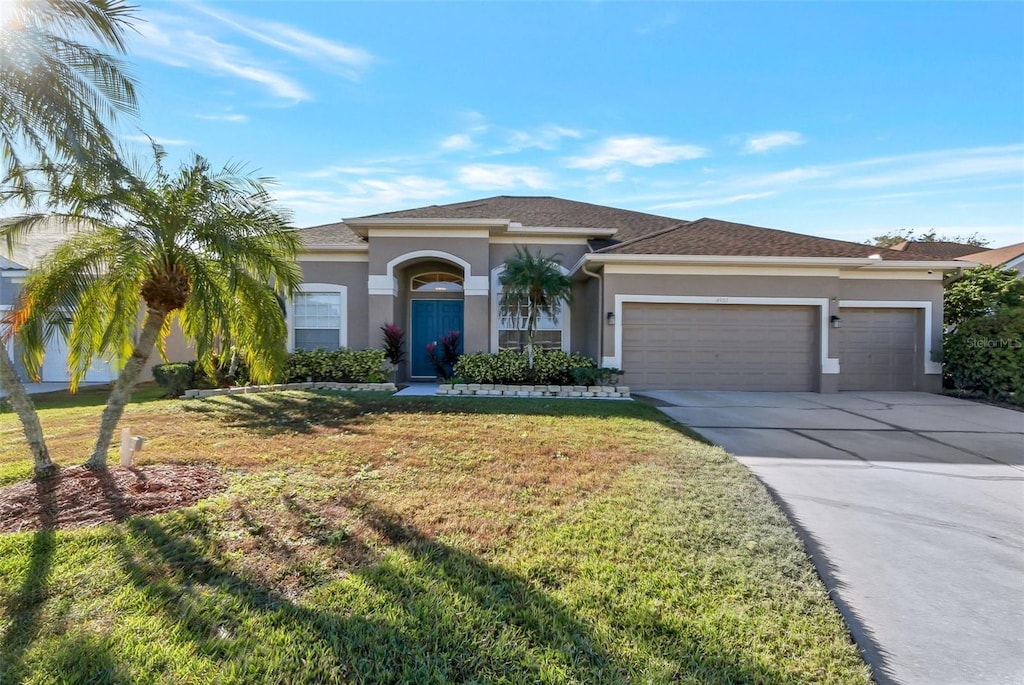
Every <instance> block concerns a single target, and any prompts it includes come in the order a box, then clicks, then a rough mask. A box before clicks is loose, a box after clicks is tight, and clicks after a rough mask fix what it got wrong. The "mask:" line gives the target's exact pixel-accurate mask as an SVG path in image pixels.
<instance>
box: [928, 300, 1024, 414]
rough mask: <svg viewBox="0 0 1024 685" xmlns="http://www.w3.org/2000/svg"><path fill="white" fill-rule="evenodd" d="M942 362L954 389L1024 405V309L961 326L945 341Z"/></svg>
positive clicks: (977, 319)
mask: <svg viewBox="0 0 1024 685" xmlns="http://www.w3.org/2000/svg"><path fill="white" fill-rule="evenodd" d="M943 362H944V364H945V369H944V371H945V374H946V376H947V377H949V379H950V380H951V381H952V383H953V387H954V388H956V389H958V390H965V391H968V392H974V393H981V394H983V395H985V396H986V397H988V398H990V399H994V400H1002V401H1005V402H1013V403H1015V404H1021V405H1024V307H1014V308H1003V309H1001V310H999V311H998V312H996V313H995V314H991V315H989V316H980V317H976V318H973V319H967V320H966V321H964V322H962V323H961V324H960V325H959V326H958V327H957V330H956V332H954V333H949V334H947V335H946V336H945V339H944V340H943Z"/></svg>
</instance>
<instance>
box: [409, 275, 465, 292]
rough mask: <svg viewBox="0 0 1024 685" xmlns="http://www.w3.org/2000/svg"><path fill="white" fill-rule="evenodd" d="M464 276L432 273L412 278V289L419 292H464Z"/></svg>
mask: <svg viewBox="0 0 1024 685" xmlns="http://www.w3.org/2000/svg"><path fill="white" fill-rule="evenodd" d="M462 284H463V280H462V276H460V275H458V274H453V273H449V272H446V271H431V272H429V273H425V274H419V275H417V276H413V277H412V289H413V290H415V291H418V292H441V293H443V292H455V293H457V292H462Z"/></svg>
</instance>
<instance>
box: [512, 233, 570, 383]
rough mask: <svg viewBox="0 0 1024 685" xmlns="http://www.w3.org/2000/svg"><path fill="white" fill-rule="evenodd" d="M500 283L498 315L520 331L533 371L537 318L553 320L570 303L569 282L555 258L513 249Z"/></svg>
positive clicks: (556, 256) (521, 249) (557, 258)
mask: <svg viewBox="0 0 1024 685" xmlns="http://www.w3.org/2000/svg"><path fill="white" fill-rule="evenodd" d="M498 280H499V282H500V283H501V287H502V291H501V300H500V302H499V306H500V308H501V314H502V316H504V317H505V318H507V319H509V320H510V321H512V322H513V325H515V327H516V328H519V329H520V330H524V331H525V332H526V338H527V346H526V349H527V354H528V356H529V360H530V368H531V369H532V368H533V335H534V333H535V332H536V330H537V321H538V319H539V318H540V317H541V316H549V317H555V316H558V312H559V310H560V309H561V306H562V303H563V302H564V303H566V304H568V303H569V302H571V301H572V281H571V280H570V279H569V277H568V276H566V275H565V274H563V273H562V269H561V261H560V260H559V257H558V255H554V256H551V257H547V256H544V255H542V254H541V253H540V251H539V250H538V251H537V254H533V253H531V252H530V250H529V249H528V248H521V247H519V246H518V245H516V252H515V254H514V255H513V256H511V257H509V258H508V259H507V260H505V271H504V272H503V273H502V274H501V276H500V277H499V279H498Z"/></svg>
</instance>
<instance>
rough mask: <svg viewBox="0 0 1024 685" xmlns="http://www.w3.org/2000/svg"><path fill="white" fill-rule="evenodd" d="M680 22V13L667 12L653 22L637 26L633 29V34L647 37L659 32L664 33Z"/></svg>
mask: <svg viewBox="0 0 1024 685" xmlns="http://www.w3.org/2000/svg"><path fill="white" fill-rule="evenodd" d="M678 21H679V13H678V12H667V13H665V14H662V15H661V16H660V17H657V18H656V19H654V20H653V21H651V22H649V23H646V24H642V25H640V26H637V27H636V28H634V29H633V33H635V34H636V35H638V36H646V35H649V34H652V33H657V32H659V31H664V30H665V29H667V28H671V27H673V26H675V25H676V23H677V22H678Z"/></svg>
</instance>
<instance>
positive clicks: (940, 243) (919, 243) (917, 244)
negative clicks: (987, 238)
mask: <svg viewBox="0 0 1024 685" xmlns="http://www.w3.org/2000/svg"><path fill="white" fill-rule="evenodd" d="M891 249H893V250H899V251H900V252H905V253H907V254H908V255H914V256H915V257H939V258H941V259H958V258H960V257H963V256H964V255H969V254H972V253H974V252H977V251H978V246H977V245H971V244H968V243H953V242H949V241H946V240H904V241H903V242H902V243H899V244H897V245H893V246H892V248H891Z"/></svg>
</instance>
